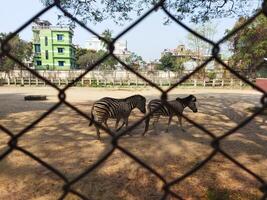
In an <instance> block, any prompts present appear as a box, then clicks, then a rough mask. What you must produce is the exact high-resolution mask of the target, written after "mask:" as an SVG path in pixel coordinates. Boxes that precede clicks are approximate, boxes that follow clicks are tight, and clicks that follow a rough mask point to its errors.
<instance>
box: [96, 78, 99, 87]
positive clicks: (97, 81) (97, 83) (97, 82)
mask: <svg viewBox="0 0 267 200" xmlns="http://www.w3.org/2000/svg"><path fill="white" fill-rule="evenodd" d="M96 85H97V86H98V85H99V79H98V78H97V79H96Z"/></svg>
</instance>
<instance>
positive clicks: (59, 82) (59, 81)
mask: <svg viewBox="0 0 267 200" xmlns="http://www.w3.org/2000/svg"><path fill="white" fill-rule="evenodd" d="M58 85H59V86H61V79H60V78H58Z"/></svg>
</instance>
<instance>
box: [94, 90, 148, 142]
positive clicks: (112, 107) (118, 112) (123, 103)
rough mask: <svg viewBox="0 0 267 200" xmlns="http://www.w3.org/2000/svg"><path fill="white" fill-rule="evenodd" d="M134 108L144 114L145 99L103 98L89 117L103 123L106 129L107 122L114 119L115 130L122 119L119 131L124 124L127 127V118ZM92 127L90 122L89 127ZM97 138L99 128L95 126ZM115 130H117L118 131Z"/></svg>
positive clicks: (138, 96)
mask: <svg viewBox="0 0 267 200" xmlns="http://www.w3.org/2000/svg"><path fill="white" fill-rule="evenodd" d="M134 108H138V109H139V110H140V111H141V112H142V113H145V112H146V99H145V97H143V96H141V95H133V96H130V97H127V98H124V99H115V98H111V97H104V98H102V99H99V100H98V101H96V102H95V103H94V104H93V106H92V109H91V117H92V119H93V120H95V121H97V122H98V123H100V124H102V123H104V124H105V126H106V127H108V125H107V120H108V119H109V118H113V119H116V125H115V128H116V129H117V126H118V123H119V121H120V120H121V119H122V120H123V124H122V125H121V127H120V128H119V129H121V128H122V127H123V125H124V124H125V125H126V127H127V126H128V118H129V115H130V113H131V111H132V110H133V109H134ZM91 125H92V121H91V122H90V124H89V126H91ZM95 127H96V131H97V136H98V138H99V139H100V132H99V128H98V127H97V126H96V125H95ZM119 129H117V130H119Z"/></svg>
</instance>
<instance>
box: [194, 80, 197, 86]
mask: <svg viewBox="0 0 267 200" xmlns="http://www.w3.org/2000/svg"><path fill="white" fill-rule="evenodd" d="M194 87H197V80H196V79H194Z"/></svg>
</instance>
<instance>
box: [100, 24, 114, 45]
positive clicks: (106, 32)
mask: <svg viewBox="0 0 267 200" xmlns="http://www.w3.org/2000/svg"><path fill="white" fill-rule="evenodd" d="M101 35H102V37H103V38H105V39H106V40H107V41H108V42H111V41H112V31H111V30H109V29H106V30H104V32H103V33H102V34H101ZM102 45H103V47H104V48H105V49H107V48H108V45H107V43H106V42H104V41H102Z"/></svg>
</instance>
